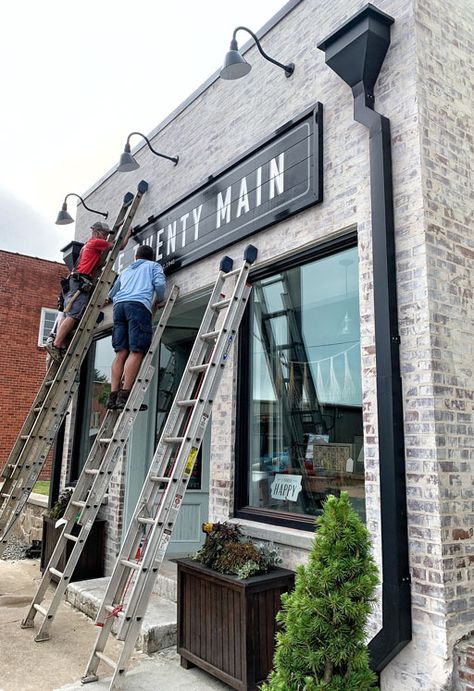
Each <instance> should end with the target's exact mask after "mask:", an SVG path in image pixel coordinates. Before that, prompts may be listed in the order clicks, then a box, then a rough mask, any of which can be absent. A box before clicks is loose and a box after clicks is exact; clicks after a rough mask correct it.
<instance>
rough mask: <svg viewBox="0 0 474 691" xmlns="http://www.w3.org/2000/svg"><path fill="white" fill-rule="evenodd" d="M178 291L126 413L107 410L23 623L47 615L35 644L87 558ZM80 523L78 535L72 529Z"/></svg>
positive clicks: (174, 290) (162, 320)
mask: <svg viewBox="0 0 474 691" xmlns="http://www.w3.org/2000/svg"><path fill="white" fill-rule="evenodd" d="M178 293H179V289H178V287H177V286H173V288H172V289H171V291H170V294H169V297H168V299H167V301H166V303H165V305H164V307H163V309H162V311H161V314H160V319H159V322H158V325H157V327H156V329H155V333H154V335H153V340H152V342H151V345H150V348H149V350H148V352H147V353H146V355H145V357H144V358H143V361H142V364H141V366H140V371H139V373H138V376H137V378H136V380H135V382H134V384H133V387H132V390H131V392H130V396H129V398H128V400H127V404H126V406H125V409H124V410H123V411H120V410H109V411H107V413H106V415H105V418H104V421H103V423H102V425H101V427H100V430H99V432H98V434H97V436H96V439H95V441H94V443H93V445H92V448H91V450H90V453H89V455H88V457H87V460H86V462H85V465H84V468H83V470H82V473H81V475H80V477H79V480H78V482H77V485H76V487H75V489H74V491H73V493H72V496H71V499H70V500H69V503H68V505H67V507H66V511H65V513H64V518H63V519H62V522H63V523H64V527H63V530H62V533H61V536H60V538H59V540H58V542H57V543H56V547H55V549H54V551H53V554H52V555H51V559H50V561H49V563H48V565H47V566H46V568H45V571H44V574H43V578H42V579H41V583H40V585H39V587H38V590H37V592H36V594H35V596H34V598H33V601H32V603H31V606H30V609H29V611H28V614H27V615H26V617H25V619H24V620H23V621H22V623H21V628H22V629H29V628H32V627H33V622H34V619H35V616H36V614H37V613H38V612H39V613H40V614H41V615H43V617H44V618H43V622H42V624H41V627H40V629H39V631H38V633H37V635H36V636H35V641H36V642H38V643H39V642H41V641H47V640H49V630H50V628H51V624H52V622H53V619H54V616H55V614H56V611H57V609H58V607H59V604H60V603H61V600H62V596H63V595H64V593H65V592H66V588H67V586H68V585H69V583H70V581H71V576H72V575H73V573H74V569H75V567H76V564H77V562H78V561H79V557H80V556H81V554H82V550H83V549H84V546H85V543H86V541H87V538H88V537H89V533H90V531H91V529H92V526H93V525H94V521H95V519H96V517H97V514H98V513H99V509H100V505H101V504H102V501H103V499H104V496H105V493H106V491H107V488H108V486H109V482H110V478H111V476H112V473H113V471H114V469H115V466H116V463H117V461H118V460H119V458H120V457H121V455H122V453H123V450H124V447H125V444H126V443H127V440H128V437H129V435H130V432H131V430H132V427H133V422H134V420H135V418H136V416H137V413H138V412H139V410H140V406H141V404H142V402H143V399H144V397H145V393H146V391H147V389H148V386H149V384H150V381H151V379H152V377H153V373H154V371H155V368H154V366H153V358H154V356H155V354H156V352H157V351H158V348H159V345H160V341H161V337H162V335H163V331H164V329H165V327H166V324H167V322H168V318H169V316H170V313H171V311H172V309H173V306H174V304H175V302H176V299H177V297H178ZM76 524H79V526H80V530H79V534H76V535H75V534H73V529H74V526H75V525H76ZM68 542H69V543H71V542H72V544H73V548H72V550H71V553H70V555H69V556H68V555H67V553H66V547H67V544H68ZM63 553H64V554H65V560H66V563H65V565H64V568H63V570H62V571H59V570H58V565H59V562H60V560H61V558H62V555H63ZM54 576H55V577H56V578H59V582H58V584H57V586H56V590H55V591H54V595H53V598H52V600H51V602H50V603H49V605H48V606H47V607H45V606H42V605H41V603H42V602H43V600H44V599H45V597H46V596H47V592H48V587H49V585H50V583H51V582H52V580H53V577H54Z"/></svg>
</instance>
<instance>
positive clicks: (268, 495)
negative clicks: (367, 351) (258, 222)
mask: <svg viewBox="0 0 474 691" xmlns="http://www.w3.org/2000/svg"><path fill="white" fill-rule="evenodd" d="M249 329H250V334H249V339H248V342H249V349H250V352H249V375H248V376H249V381H248V395H249V399H250V400H249V417H248V424H247V432H246V439H245V440H244V445H243V447H244V448H246V452H247V453H246V455H247V468H246V473H245V475H246V478H247V480H246V488H245V490H246V491H245V499H246V501H245V502H244V503H246V504H247V506H246V507H245V508H246V509H247V510H249V511H251V512H252V513H254V514H255V513H257V514H258V513H260V514H261V515H264V514H266V515H267V516H268V514H269V513H270V512H271V513H272V514H275V512H277V513H279V514H281V515H282V517H285V516H286V517H287V518H290V519H291V518H292V519H293V520H296V521H301V520H306V521H310V523H311V525H313V520H314V519H313V517H314V516H315V515H318V514H319V513H320V511H321V506H322V501H323V500H324V499H325V497H326V496H327V495H328V494H336V495H339V493H340V492H341V490H347V492H348V493H349V495H350V497H351V500H352V502H353V505H354V507H355V508H356V510H357V511H358V512H359V513H360V514H361V515H362V516H364V515H365V511H364V506H365V501H364V451H363V431H362V391H361V372H360V335H359V299H358V259H357V248H350V249H347V250H344V251H343V252H340V253H338V254H335V255H332V256H329V257H328V256H326V257H324V258H321V259H318V260H316V261H313V262H311V263H308V264H304V265H302V266H298V267H296V268H291V269H288V270H287V271H281V272H279V273H277V274H274V275H271V276H268V277H266V278H263V279H261V280H257V281H255V282H254V283H253V290H252V293H251V309H250V321H249ZM241 420H242V422H243V424H244V425H245V422H244V421H243V416H241Z"/></svg>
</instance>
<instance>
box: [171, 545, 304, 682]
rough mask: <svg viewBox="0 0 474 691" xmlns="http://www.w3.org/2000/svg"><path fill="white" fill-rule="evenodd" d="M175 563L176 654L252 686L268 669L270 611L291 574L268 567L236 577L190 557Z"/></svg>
mask: <svg viewBox="0 0 474 691" xmlns="http://www.w3.org/2000/svg"><path fill="white" fill-rule="evenodd" d="M176 561H177V563H178V653H179V654H180V655H181V665H182V666H183V667H185V668H188V667H192V666H194V665H196V666H197V667H200V668H201V669H204V670H206V672H209V673H210V674H212V675H214V676H215V677H217V678H218V679H221V681H223V682H225V683H226V684H228V685H229V686H232V687H233V688H234V689H239V690H240V691H251V690H252V691H253V690H254V689H257V688H258V685H259V684H261V683H262V682H263V681H264V680H265V679H266V677H267V676H268V673H269V672H270V670H271V668H272V661H273V652H274V648H275V633H276V626H277V625H276V621H275V616H276V614H277V612H278V611H279V610H280V609H281V602H280V596H281V594H282V593H285V592H287V591H289V590H291V589H292V588H293V585H294V580H295V574H294V573H293V571H289V570H288V569H280V568H277V569H274V570H273V571H270V572H269V573H267V574H263V575H262V576H252V577H251V578H248V579H247V580H245V581H241V580H239V579H238V578H236V577H235V576H224V575H222V574H220V573H217V572H216V571H212V569H209V568H208V567H207V566H203V565H202V564H199V563H198V562H195V561H193V560H192V559H177V560H176Z"/></svg>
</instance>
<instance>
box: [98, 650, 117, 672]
mask: <svg viewBox="0 0 474 691" xmlns="http://www.w3.org/2000/svg"><path fill="white" fill-rule="evenodd" d="M94 654H95V656H96V657H98V658H99V660H102V662H105V664H106V665H108V666H109V667H111V668H112V669H115V668H116V667H117V663H116V662H114V661H113V660H112V658H111V657H108V656H107V655H105V653H101V652H99V651H98V650H97V651H96V652H95V653H94Z"/></svg>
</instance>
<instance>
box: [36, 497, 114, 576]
mask: <svg viewBox="0 0 474 691" xmlns="http://www.w3.org/2000/svg"><path fill="white" fill-rule="evenodd" d="M72 493H73V488H72V487H66V488H65V489H63V491H62V492H60V493H59V496H58V499H57V501H56V502H55V503H54V504H53V506H52V507H51V509H50V510H49V511H48V513H47V514H46V515H44V516H43V536H42V544H41V560H40V570H41V573H43V571H44V570H45V568H46V567H47V565H48V562H49V560H50V559H51V556H52V554H53V551H54V548H55V546H56V543H57V541H58V539H59V537H60V535H61V531H62V529H63V525H62V524H61V521H60V519H61V518H62V517H63V516H64V512H65V511H66V508H67V505H68V504H69V500H70V499H71V496H72ZM104 529H105V521H104V520H98V519H96V520H95V522H94V525H93V526H92V529H91V531H90V533H89V537H88V540H87V542H86V543H85V545H84V548H83V551H82V554H81V556H80V557H79V561H78V563H77V565H76V568H75V569H74V573H73V575H72V577H71V581H82V580H86V579H88V578H100V577H101V576H103V575H104ZM79 530H80V525H78V524H77V523H76V524H75V525H74V528H73V530H72V532H73V534H74V535H78V534H79ZM73 547H74V545H73V543H72V542H68V543H67V545H66V550H67V557H68V558H69V555H70V553H71V550H72V549H73ZM64 566H65V554H64V553H63V554H62V556H61V558H60V560H59V562H58V565H57V567H56V568H57V569H58V570H59V571H63V570H64ZM52 579H53V580H55V581H57V580H58V578H57V576H52Z"/></svg>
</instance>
